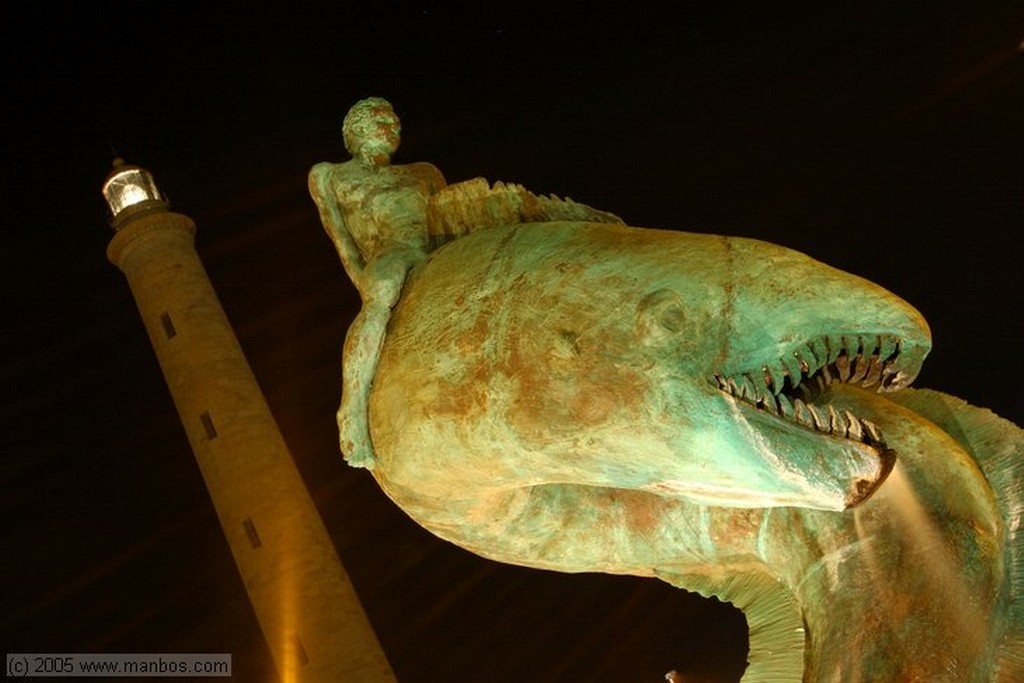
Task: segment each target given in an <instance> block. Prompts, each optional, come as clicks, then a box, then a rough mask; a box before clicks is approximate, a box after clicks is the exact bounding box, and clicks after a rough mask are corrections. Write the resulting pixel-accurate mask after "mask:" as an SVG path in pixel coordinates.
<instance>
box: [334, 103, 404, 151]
mask: <svg viewBox="0 0 1024 683" xmlns="http://www.w3.org/2000/svg"><path fill="white" fill-rule="evenodd" d="M341 132H342V136H343V137H344V140H345V149H346V150H348V153H349V154H351V155H352V156H353V157H355V158H361V159H365V160H369V161H371V162H372V163H375V164H377V165H383V164H387V163H388V162H389V161H390V160H391V155H393V154H394V153H395V152H396V151H397V150H398V145H399V142H400V141H401V138H400V135H401V132H402V125H401V122H400V121H399V120H398V115H397V114H395V110H394V109H393V108H392V107H391V103H390V102H388V101H387V100H385V99H384V98H383V97H367V98H366V99H363V100H359V101H358V102H356V103H355V104H354V105H352V108H351V109H349V110H348V114H346V115H345V120H344V121H343V122H342V125H341Z"/></svg>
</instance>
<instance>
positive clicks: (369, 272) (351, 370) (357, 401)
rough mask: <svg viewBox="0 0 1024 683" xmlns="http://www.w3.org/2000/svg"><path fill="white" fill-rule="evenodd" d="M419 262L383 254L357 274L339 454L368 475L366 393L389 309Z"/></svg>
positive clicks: (415, 256) (407, 255)
mask: <svg viewBox="0 0 1024 683" xmlns="http://www.w3.org/2000/svg"><path fill="white" fill-rule="evenodd" d="M421 258H422V255H421V254H419V253H417V252H413V251H411V250H405V249H403V250H393V251H388V252H384V253H382V254H380V255H379V256H378V257H377V258H374V259H372V260H371V261H370V262H369V263H368V264H366V268H365V269H364V271H363V278H364V286H363V288H362V291H363V297H364V300H363V307H362V310H360V311H359V314H358V315H357V316H356V318H355V320H353V321H352V324H351V325H350V326H349V328H348V334H347V335H346V336H345V347H344V351H343V356H342V380H341V386H342V388H341V407H340V408H339V409H338V434H339V437H340V442H341V451H342V453H344V455H345V459H346V460H347V461H348V463H349V464H350V465H352V466H353V467H366V468H368V469H372V468H373V465H374V462H375V457H374V451H373V441H372V439H371V438H370V426H369V415H368V405H369V398H370V389H371V387H372V385H373V376H374V374H375V373H376V372H377V361H378V360H379V358H380V352H381V347H382V346H383V345H384V334H385V331H386V330H387V326H388V321H389V320H390V319H391V309H392V307H393V306H394V305H395V303H396V302H397V301H398V297H399V295H400V294H401V292H402V283H403V282H404V281H405V276H406V274H407V273H408V272H409V269H410V268H412V266H413V265H414V264H415V263H416V262H417V261H418V260H420V259H421Z"/></svg>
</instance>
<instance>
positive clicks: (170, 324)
mask: <svg viewBox="0 0 1024 683" xmlns="http://www.w3.org/2000/svg"><path fill="white" fill-rule="evenodd" d="M160 323H161V324H162V325H163V326H164V334H166V335H167V338H168V339H171V338H173V337H174V335H176V334H178V330H176V329H175V327H174V321H173V320H171V314H170V313H164V314H163V315H161V316H160Z"/></svg>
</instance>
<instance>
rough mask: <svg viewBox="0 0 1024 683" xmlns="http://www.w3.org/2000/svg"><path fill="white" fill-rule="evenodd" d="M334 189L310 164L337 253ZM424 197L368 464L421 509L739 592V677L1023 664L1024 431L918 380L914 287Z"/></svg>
mask: <svg viewBox="0 0 1024 683" xmlns="http://www.w3.org/2000/svg"><path fill="white" fill-rule="evenodd" d="M392 151H393V150H392ZM379 170H380V168H377V169H376V170H374V171H373V172H378V171H379ZM329 187H330V181H329V176H328V175H325V169H324V168H323V167H321V168H320V169H319V171H318V170H317V169H314V173H313V174H311V190H312V191H313V196H314V199H316V200H317V203H318V205H319V206H320V208H321V216H322V217H323V218H324V223H325V227H327V228H328V231H329V232H332V236H334V237H335V242H336V244H337V243H338V239H337V237H336V235H337V230H338V229H339V223H338V222H337V219H336V218H334V219H332V217H331V216H332V215H331V214H330V211H329V207H328V206H326V205H327V204H330V203H331V202H332V201H334V200H335V199H338V200H339V201H341V200H343V199H344V198H343V197H340V198H339V197H337V196H334V197H332V196H330V195H329V194H328V193H325V191H324V190H325V189H326V188H329ZM421 204H422V206H423V209H422V211H421V212H420V213H418V214H417V216H416V218H415V221H418V223H417V225H420V226H421V227H422V228H423V229H424V231H425V234H426V235H427V236H428V239H426V240H425V241H424V245H427V246H424V247H423V248H422V250H421V252H420V254H421V255H420V256H419V257H417V258H414V259H411V260H409V262H408V263H409V265H408V267H407V268H406V269H405V270H404V271H403V274H402V278H401V279H400V280H399V284H398V288H397V290H396V291H395V296H394V297H393V303H391V304H389V306H388V310H387V318H386V332H384V333H383V334H381V335H380V336H379V337H378V338H377V341H376V342H375V343H376V346H374V347H373V348H374V349H376V355H375V357H374V358H373V359H372V382H371V383H370V384H369V385H368V386H367V387H366V404H365V405H366V410H367V413H366V418H365V419H366V424H367V427H368V433H367V438H368V439H369V441H368V442H367V443H364V444H362V445H363V447H364V449H365V450H364V456H363V458H362V459H361V460H360V461H359V464H364V465H368V466H370V467H372V473H373V476H374V477H375V478H376V480H377V481H378V483H379V484H380V486H381V488H382V489H383V490H384V491H385V492H386V493H387V495H388V496H389V497H390V498H391V499H392V500H393V501H394V502H395V503H396V504H397V505H399V506H400V507H401V508H402V509H403V510H404V511H405V512H406V513H408V514H409V515H410V516H411V517H412V518H413V519H414V520H416V521H417V522H418V523H419V524H421V525H422V526H424V527H425V528H427V529H428V530H430V531H431V532H433V533H434V534H436V535H438V536H440V537H441V538H444V539H446V540H449V541H451V542H453V543H456V544H458V545H460V546H462V547H464V548H467V549H469V550H471V551H472V552H475V553H478V554H480V555H482V556H485V557H488V558H492V559H495V560H498V561H502V562H508V563H514V564H519V565H526V566H531V567H538V568H543V569H549V570H556V571H564V572H584V571H586V572H593V571H601V572H609V573H616V574H630V575H637V576H650V577H657V578H660V579H662V580H664V581H667V582H669V583H671V584H672V585H674V586H677V587H679V588H684V589H686V590H690V591H696V592H698V593H701V594H703V595H706V596H716V597H718V598H720V599H722V600H724V601H729V602H732V603H733V604H735V605H736V606H737V607H739V608H740V609H742V610H743V611H744V613H745V615H746V618H747V621H748V627H749V634H750V648H749V656H748V666H747V669H746V672H745V674H744V677H743V680H744V681H772V682H779V681H1007V682H1009V681H1020V680H1024V604H1022V600H1021V592H1022V591H1024V567H1022V566H1021V555H1022V549H1021V543H1022V541H1021V538H1020V531H1019V525H1020V520H1021V517H1022V512H1024V504H1022V503H1024V480H1022V476H1021V467H1020V465H1019V460H1020V458H1021V456H1022V455H1024V432H1022V431H1021V430H1020V429H1019V428H1018V427H1016V426H1015V425H1013V424H1012V423H1010V422H1008V421H1006V420H1003V419H1001V418H999V417H997V416H995V415H994V414H992V413H991V412H989V411H987V410H985V409H982V408H976V407H972V406H970V405H968V404H966V403H965V402H963V401H961V400H960V399H957V398H954V397H951V396H947V395H945V394H941V393H938V392H933V391H928V390H916V389H910V388H908V385H909V384H910V383H911V382H912V380H913V379H914V378H915V376H916V375H917V373H918V370H919V369H920V366H921V363H922V362H923V360H924V358H925V356H926V354H927V352H928V350H929V348H930V345H931V339H930V333H929V330H928V327H927V325H926V323H925V321H924V320H923V319H922V317H921V316H920V314H918V313H917V311H915V310H914V309H913V308H912V307H911V306H910V305H909V304H907V303H905V302H904V301H902V300H900V299H899V298H898V297H896V296H894V295H893V294H891V293H889V292H887V291H885V290H884V289H882V288H880V287H878V286H876V285H874V284H872V283H870V282H868V281H866V280H863V279H861V278H858V277H856V276H853V275H850V274H847V273H843V272H841V271H838V270H836V269H833V268H830V267H828V266H826V265H824V264H821V263H819V262H816V261H814V260H813V259H811V258H809V257H807V256H804V255H802V254H799V253H797V252H794V251H792V250H789V249H785V248H783V247H779V246H776V245H772V244H768V243H765V242H760V241H756V240H750V239H742V238H732V237H723V236H715V235H705V234H695V233H685V232H675V231H664V230H652V229H642V228H633V227H628V226H626V225H623V224H622V223H621V222H619V221H618V220H617V219H616V218H615V217H613V216H610V215H609V214H601V212H597V211H594V210H591V209H589V208H588V207H583V206H582V205H578V204H573V203H571V202H562V201H561V200H558V199H557V198H539V197H535V196H533V195H532V194H530V193H528V192H526V191H525V190H524V189H522V188H519V187H518V186H506V185H500V184H499V185H496V186H494V187H491V186H490V185H488V184H487V183H485V182H483V181H479V180H477V181H471V182H470V183H464V184H456V185H451V186H447V187H443V188H439V189H438V190H437V192H436V193H435V194H433V195H431V196H429V197H424V198H423V200H422V202H421ZM341 228H342V229H344V225H341ZM430 235H433V236H435V237H436V236H438V235H441V236H443V238H441V239H433V240H431V239H429V236H430ZM358 242H359V240H358V239H357V240H356V243H357V246H358ZM339 252H341V249H340V248H339ZM350 253H351V252H350ZM363 253H365V252H363ZM343 258H344V257H343ZM372 258H373V255H371V256H370V258H368V259H367V261H369V260H371V259H372ZM350 270H351V269H350ZM368 270H369V269H368ZM362 272H366V271H362ZM364 287H366V283H365V282H364V283H363V286H362V287H361V288H360V291H363V288H364ZM346 348H347V349H348V348H349V345H348V344H346ZM350 418H351V416H349V418H346V419H350ZM350 445H351V444H350V443H348V444H347V443H346V442H345V439H344V427H343V448H345V447H346V446H350ZM365 453H372V456H370V459H369V460H367V459H366V457H367V456H365Z"/></svg>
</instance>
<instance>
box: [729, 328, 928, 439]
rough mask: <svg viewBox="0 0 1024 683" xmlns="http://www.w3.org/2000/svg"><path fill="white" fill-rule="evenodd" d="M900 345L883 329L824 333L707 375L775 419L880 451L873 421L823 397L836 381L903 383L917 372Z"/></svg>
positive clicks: (891, 386)
mask: <svg viewBox="0 0 1024 683" xmlns="http://www.w3.org/2000/svg"><path fill="white" fill-rule="evenodd" d="M902 347H903V343H902V342H901V340H900V339H899V338H897V337H895V336H892V335H887V334H880V335H879V334H842V335H828V336H824V337H820V338H817V339H814V340H812V341H809V342H806V343H804V344H803V345H801V346H800V347H798V348H797V349H795V350H794V351H792V352H791V353H790V354H788V355H785V356H783V357H782V358H780V359H778V360H777V361H773V362H771V363H767V364H765V365H762V366H761V367H760V368H751V369H749V370H744V371H740V372H732V373H725V372H720V373H716V374H715V375H714V376H713V378H712V380H711V381H712V382H713V383H714V385H715V386H717V387H718V389H719V390H721V391H722V392H723V393H725V394H727V395H728V396H731V397H732V398H734V399H736V400H737V401H739V402H741V403H744V404H747V405H750V406H753V407H754V408H756V409H758V410H760V411H764V412H765V413H769V414H771V415H774V416H776V417H777V418H779V419H782V420H787V421H789V422H793V423H796V424H798V425H801V426H803V427H805V428H807V429H811V430H814V431H815V432H818V433H821V434H827V435H829V436H833V437H838V438H843V439H848V440H852V441H856V442H860V443H863V444H866V445H868V446H870V447H872V448H875V449H877V450H879V451H885V450H887V449H886V445H885V438H884V436H883V434H882V432H881V430H880V429H879V428H878V426H877V425H875V424H874V423H873V422H871V421H869V420H865V419H863V418H861V417H858V416H857V415H854V414H853V413H852V412H850V411H849V410H837V409H836V408H834V407H833V406H832V405H829V404H828V403H824V402H823V401H822V398H823V397H824V395H825V394H826V393H827V392H828V391H829V389H830V388H831V387H832V386H833V385H834V384H836V383H844V384H854V385H859V386H862V387H866V388H872V387H873V388H875V389H876V390H877V391H896V390H898V389H902V388H904V387H906V386H907V385H909V384H910V381H911V379H912V378H913V377H914V376H915V375H916V374H917V373H916V368H913V367H911V366H912V365H913V364H914V361H911V360H907V359H906V355H907V354H903V355H901V351H902ZM910 355H913V354H910Z"/></svg>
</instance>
